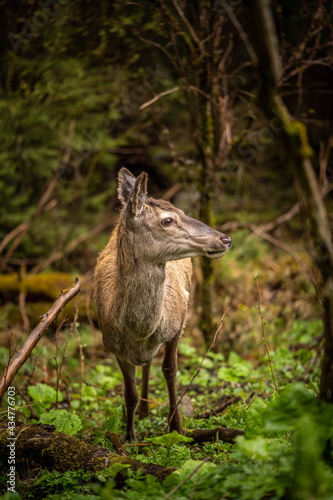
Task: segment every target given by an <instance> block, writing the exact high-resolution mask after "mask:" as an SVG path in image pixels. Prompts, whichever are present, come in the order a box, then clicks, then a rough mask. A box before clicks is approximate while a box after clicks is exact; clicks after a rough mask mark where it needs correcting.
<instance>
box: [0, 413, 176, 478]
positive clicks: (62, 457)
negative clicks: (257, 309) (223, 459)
mask: <svg viewBox="0 0 333 500" xmlns="http://www.w3.org/2000/svg"><path fill="white" fill-rule="evenodd" d="M54 430H55V427H54V426H53V425H43V424H31V425H24V424H23V423H17V424H16V427H15V435H16V441H15V460H16V465H17V467H18V468H19V467H20V466H22V467H25V468H26V467H27V466H28V467H29V469H31V468H33V467H36V466H38V467H42V468H47V469H48V470H58V471H60V472H65V471H68V470H79V469H83V470H84V471H91V472H98V471H102V470H104V469H107V468H108V467H110V466H111V465H113V464H122V465H128V466H129V468H131V469H132V470H134V471H135V470H138V469H140V470H142V471H143V473H144V474H153V475H154V476H156V477H157V478H158V479H159V480H160V481H162V480H163V479H164V478H165V477H166V476H168V475H169V474H171V473H172V472H174V471H175V470H176V468H175V467H162V466H159V465H155V464H149V463H143V462H139V461H138V460H135V459H133V458H128V457H126V456H120V455H117V454H116V453H112V452H111V451H110V450H109V449H108V448H104V447H101V446H97V445H93V444H91V443H87V442H85V441H80V440H79V439H78V438H77V437H75V436H69V435H67V434H64V433H63V432H55V431H54ZM8 438H9V430H8V426H7V425H6V422H2V423H0V455H1V456H2V457H4V458H5V457H6V456H8V454H9V452H10V451H9V448H8V444H9V443H10V442H11V441H9V440H8ZM4 463H7V460H4Z"/></svg>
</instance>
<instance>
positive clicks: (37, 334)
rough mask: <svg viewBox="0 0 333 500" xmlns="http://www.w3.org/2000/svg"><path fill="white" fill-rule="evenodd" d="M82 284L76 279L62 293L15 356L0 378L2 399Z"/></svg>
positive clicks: (0, 396)
mask: <svg viewBox="0 0 333 500" xmlns="http://www.w3.org/2000/svg"><path fill="white" fill-rule="evenodd" d="M80 288H81V283H80V282H79V280H78V279H77V278H76V280H75V284H74V285H72V286H71V288H69V289H68V290H66V291H65V292H62V293H61V294H60V295H59V297H58V298H57V299H56V301H55V302H54V303H53V305H52V306H51V308H50V309H49V311H48V312H47V313H46V314H44V315H43V316H42V321H41V322H40V323H38V325H37V326H36V328H35V329H34V330H33V331H32V332H31V333H30V334H29V336H28V338H27V340H26V341H25V343H24V344H23V346H22V347H21V349H20V350H19V351H18V352H17V353H16V354H15V356H14V357H13V358H12V359H11V360H10V362H9V363H8V365H7V367H6V369H5V371H4V373H3V375H2V376H1V378H0V399H1V398H2V397H3V395H4V394H5V392H6V390H7V388H8V386H9V385H10V383H11V382H12V380H13V378H14V377H15V375H16V373H17V372H18V371H19V369H20V368H21V366H22V365H23V364H24V363H25V362H26V360H27V359H28V357H29V356H30V354H31V352H32V350H33V348H34V347H35V346H36V345H37V343H38V342H39V340H40V339H41V337H42V336H43V335H44V333H45V331H46V329H47V328H48V327H49V326H50V324H51V323H52V321H54V320H55V318H56V317H57V316H58V314H59V313H60V311H61V310H62V309H63V308H64V307H65V305H66V304H67V302H69V301H70V300H71V299H72V298H73V297H75V295H76V294H77V293H78V292H79V291H80Z"/></svg>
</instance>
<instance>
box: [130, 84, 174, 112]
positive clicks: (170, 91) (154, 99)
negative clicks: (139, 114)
mask: <svg viewBox="0 0 333 500" xmlns="http://www.w3.org/2000/svg"><path fill="white" fill-rule="evenodd" d="M178 90H182V87H174V88H173V89H169V90H165V91H164V92H161V93H160V94H157V95H156V96H155V97H153V98H152V99H150V101H147V102H145V103H144V104H141V106H139V109H140V110H142V109H145V108H147V107H148V106H150V105H151V104H154V102H156V101H158V100H159V99H160V98H161V97H164V96H165V95H168V94H173V92H177V91H178Z"/></svg>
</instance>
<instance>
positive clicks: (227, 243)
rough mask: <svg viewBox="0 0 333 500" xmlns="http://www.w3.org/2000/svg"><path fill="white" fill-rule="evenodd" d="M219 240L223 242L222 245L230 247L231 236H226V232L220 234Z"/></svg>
mask: <svg viewBox="0 0 333 500" xmlns="http://www.w3.org/2000/svg"><path fill="white" fill-rule="evenodd" d="M221 241H222V243H223V245H224V246H225V247H227V248H230V247H231V238H230V236H227V235H226V234H224V235H223V236H221Z"/></svg>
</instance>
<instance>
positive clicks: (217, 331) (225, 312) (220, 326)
mask: <svg viewBox="0 0 333 500" xmlns="http://www.w3.org/2000/svg"><path fill="white" fill-rule="evenodd" d="M228 310H229V307H227V309H226V310H225V311H224V313H223V315H222V318H221V322H220V325H219V327H218V329H217V330H216V332H215V335H214V339H213V342H212V343H211V345H210V347H209V349H208V351H207V352H206V354H205V355H204V357H203V358H202V360H201V363H200V365H199V368H198V369H197V371H196V372H195V374H194V375H193V377H192V379H191V381H190V383H189V384H188V386H187V387H186V389H185V391H184V392H183V394H182V395H181V396H180V399H179V401H178V403H177V404H176V408H175V409H174V410H173V413H172V415H171V417H170V419H169V423H168V427H167V430H168V429H169V427H170V424H171V422H172V419H173V417H174V416H175V413H176V411H177V408H178V406H179V405H180V403H181V402H182V399H183V397H184V396H185V394H187V391H188V390H189V388H190V387H191V385H192V383H193V380H194V379H195V377H196V376H197V375H198V374H199V372H200V370H201V367H202V364H203V362H204V361H205V359H206V358H207V356H208V353H209V351H211V349H212V348H213V347H214V345H215V342H216V338H217V335H218V333H219V331H220V330H221V328H222V326H223V321H224V317H225V315H226V314H227V312H228Z"/></svg>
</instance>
